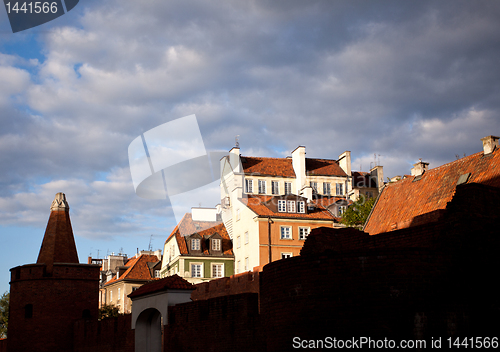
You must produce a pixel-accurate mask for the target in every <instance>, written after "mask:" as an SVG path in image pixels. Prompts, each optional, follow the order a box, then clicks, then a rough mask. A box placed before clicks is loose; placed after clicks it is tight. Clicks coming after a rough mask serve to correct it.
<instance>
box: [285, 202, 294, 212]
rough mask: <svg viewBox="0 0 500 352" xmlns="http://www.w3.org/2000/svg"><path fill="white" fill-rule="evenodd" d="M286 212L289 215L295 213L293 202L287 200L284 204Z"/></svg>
mask: <svg viewBox="0 0 500 352" xmlns="http://www.w3.org/2000/svg"><path fill="white" fill-rule="evenodd" d="M286 210H287V212H289V213H295V212H296V206H295V201H294V200H288V201H287V202H286Z"/></svg>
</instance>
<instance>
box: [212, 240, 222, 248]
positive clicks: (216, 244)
mask: <svg viewBox="0 0 500 352" xmlns="http://www.w3.org/2000/svg"><path fill="white" fill-rule="evenodd" d="M212 250H213V251H220V239H218V238H214V239H212Z"/></svg>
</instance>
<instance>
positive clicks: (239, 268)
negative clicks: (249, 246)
mask: <svg viewBox="0 0 500 352" xmlns="http://www.w3.org/2000/svg"><path fill="white" fill-rule="evenodd" d="M240 272H241V260H238V264H237V265H236V273H240Z"/></svg>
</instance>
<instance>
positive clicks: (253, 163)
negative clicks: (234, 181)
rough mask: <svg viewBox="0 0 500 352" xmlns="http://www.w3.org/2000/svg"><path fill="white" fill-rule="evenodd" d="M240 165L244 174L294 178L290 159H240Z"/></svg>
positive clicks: (247, 157)
mask: <svg viewBox="0 0 500 352" xmlns="http://www.w3.org/2000/svg"><path fill="white" fill-rule="evenodd" d="M241 165H242V166H243V171H244V172H245V174H254V175H266V176H280V177H295V171H293V166H292V159H291V158H258V157H250V156H242V157H241Z"/></svg>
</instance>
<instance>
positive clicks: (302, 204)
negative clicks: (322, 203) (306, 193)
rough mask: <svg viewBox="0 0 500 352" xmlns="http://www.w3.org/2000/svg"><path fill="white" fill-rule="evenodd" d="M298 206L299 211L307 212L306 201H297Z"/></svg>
mask: <svg viewBox="0 0 500 352" xmlns="http://www.w3.org/2000/svg"><path fill="white" fill-rule="evenodd" d="M297 208H298V210H297V211H298V212H299V213H305V212H306V205H305V202H302V201H300V202H297Z"/></svg>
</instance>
